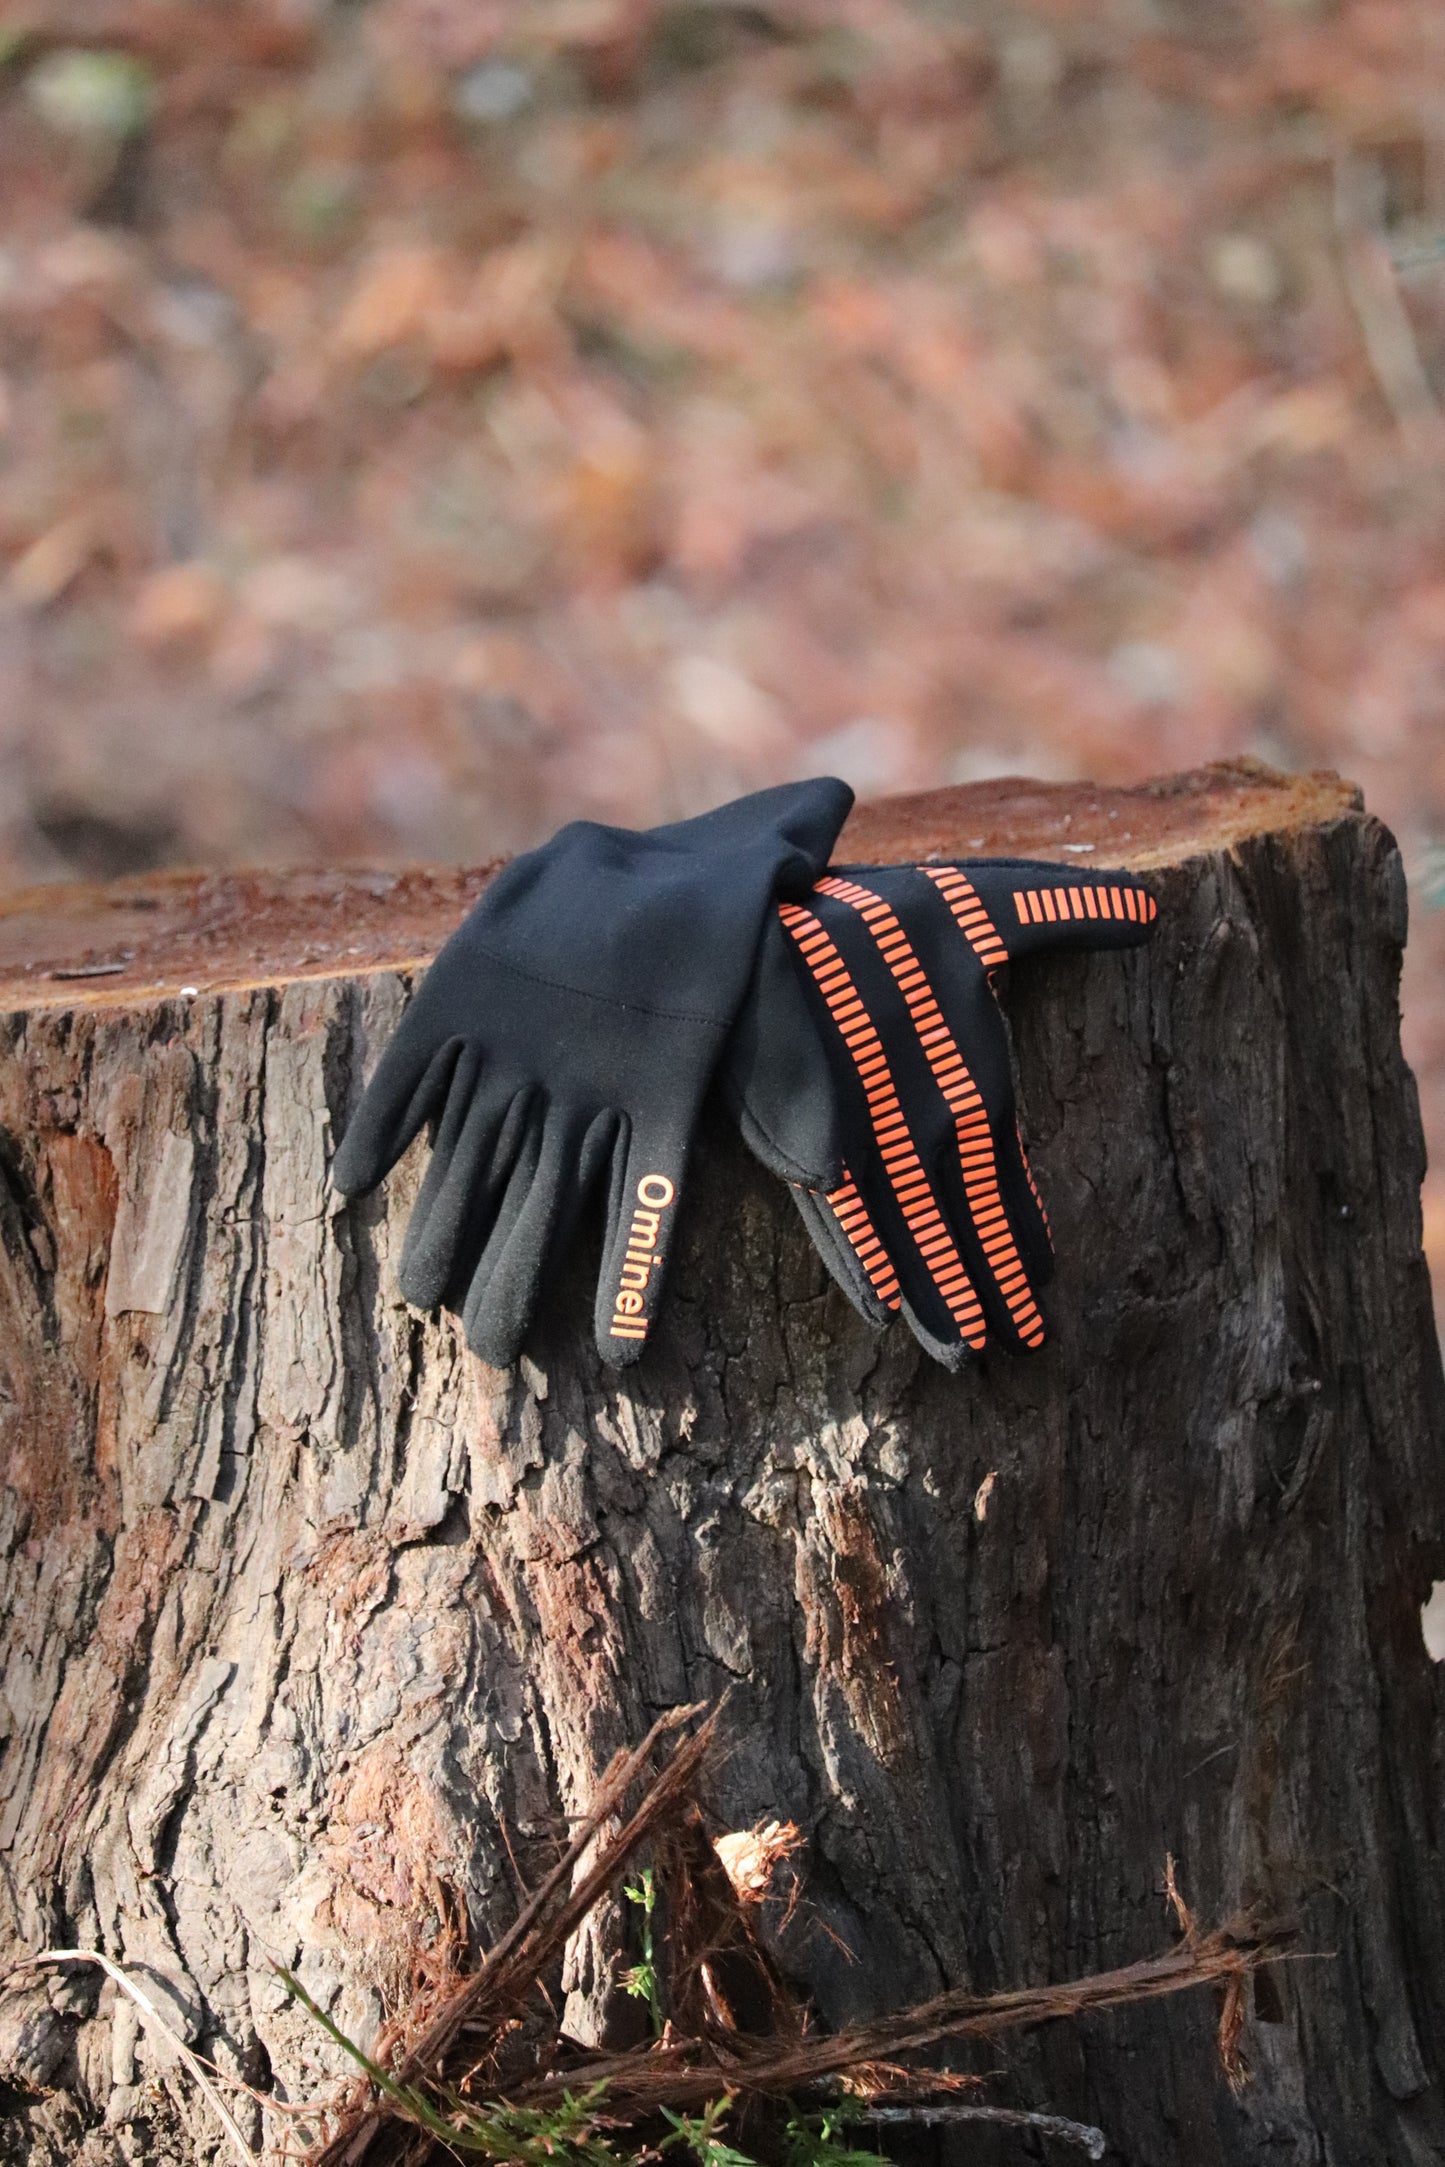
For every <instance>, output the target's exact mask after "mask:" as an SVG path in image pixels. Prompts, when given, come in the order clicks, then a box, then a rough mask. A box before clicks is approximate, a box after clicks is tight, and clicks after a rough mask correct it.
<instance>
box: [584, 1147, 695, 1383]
mask: <svg viewBox="0 0 1445 2167" xmlns="http://www.w3.org/2000/svg"><path fill="white" fill-rule="evenodd" d="M691 1126H692V1124H691V1122H688V1123H687V1124H686V1125H685V1126H683V1127H681V1128H674V1129H648V1130H642V1129H639V1128H635V1127H628V1128H625V1129H624V1130H623V1132H622V1134H621V1135H620V1136H619V1137H618V1140H617V1144H616V1147H615V1149H614V1151H613V1156H612V1188H611V1194H610V1196H609V1198H608V1203H607V1238H606V1242H605V1245H604V1248H603V1254H602V1270H601V1273H600V1275H599V1278H598V1281H597V1307H596V1312H595V1327H596V1333H597V1348H598V1352H599V1353H600V1354H601V1356H602V1359H603V1361H604V1362H608V1363H610V1364H611V1365H612V1367H613V1368H614V1369H625V1368H626V1367H627V1366H628V1365H629V1364H630V1363H632V1362H635V1361H636V1360H637V1359H638V1357H639V1355H640V1354H641V1353H642V1350H643V1347H644V1345H645V1343H646V1341H647V1337H648V1334H649V1332H650V1331H651V1329H652V1325H653V1322H654V1319H655V1318H656V1316H657V1311H658V1305H659V1303H660V1302H661V1299H662V1287H663V1281H664V1279H665V1278H666V1276H667V1258H668V1251H669V1249H670V1247H671V1243H672V1237H673V1233H674V1230H675V1227H676V1222H677V1207H678V1199H679V1198H680V1196H681V1194H682V1184H683V1176H684V1174H685V1172H686V1168H687V1148H688V1137H689V1134H690V1131H691Z"/></svg>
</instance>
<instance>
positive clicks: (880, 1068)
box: [778, 882, 987, 1349]
mask: <svg viewBox="0 0 1445 2167" xmlns="http://www.w3.org/2000/svg"><path fill="white" fill-rule="evenodd" d="M819 885H820V886H826V885H827V884H826V883H821V882H820V884H819ZM778 915H779V917H780V918H781V919H782V921H783V924H784V926H785V927H786V928H787V930H788V932H789V933H790V934H791V935H792V937H793V939H794V941H795V942H796V943H797V946H798V948H799V950H800V952H801V954H802V957H803V961H804V962H805V963H806V964H807V966H808V968H809V970H810V971H811V972H812V974H813V977H814V979H815V981H816V982H817V986H818V990H819V992H820V993H821V994H822V996H823V998H824V1000H825V1001H826V1002H827V1004H828V1010H829V1013H830V1014H831V1016H832V1018H833V1021H834V1023H835V1024H836V1025H837V1027H838V1033H839V1036H840V1037H841V1038H842V1041H843V1044H844V1045H845V1046H846V1047H847V1049H848V1052H849V1053H850V1054H851V1056H852V1059H853V1065H854V1067H855V1068H856V1069H857V1071H858V1077H859V1080H860V1082H861V1083H862V1085H863V1090H864V1093H865V1094H866V1096H867V1100H868V1110H869V1113H870V1114H871V1116H872V1120H873V1134H874V1136H875V1138H876V1139H877V1143H878V1151H879V1156H880V1157H881V1159H882V1161H883V1166H884V1169H885V1171H886V1173H887V1175H888V1179H889V1181H890V1182H891V1184H892V1187H893V1193H894V1195H895V1197H896V1198H897V1199H898V1207H899V1209H900V1211H901V1212H902V1213H903V1217H904V1220H905V1222H906V1224H907V1227H908V1231H909V1232H910V1234H912V1236H913V1239H914V1241H915V1243H916V1244H917V1247H918V1253H919V1255H920V1256H921V1257H922V1258H923V1260H924V1262H925V1264H926V1265H927V1266H928V1269H929V1271H930V1273H931V1274H932V1277H933V1282H934V1285H935V1286H936V1287H937V1289H938V1291H939V1293H940V1294H941V1295H942V1297H943V1300H944V1303H945V1304H946V1306H947V1309H948V1313H949V1315H950V1316H951V1317H952V1318H953V1321H954V1323H955V1324H956V1325H957V1326H958V1329H959V1332H960V1334H961V1335H962V1337H963V1339H964V1340H965V1342H966V1343H967V1344H968V1345H969V1346H970V1347H973V1348H975V1349H977V1348H981V1347H982V1346H983V1344H984V1341H985V1339H986V1337H987V1328H986V1326H985V1323H984V1315H983V1310H982V1307H981V1306H980V1303H979V1299H978V1296H977V1294H976V1293H975V1292H974V1288H973V1282H972V1280H971V1279H970V1278H969V1276H968V1273H967V1272H966V1271H965V1269H964V1266H963V1260H962V1259H961V1258H960V1256H959V1254H958V1250H957V1248H956V1247H955V1245H954V1241H953V1237H952V1235H951V1234H950V1233H949V1231H948V1227H947V1225H946V1223H945V1221H944V1218H943V1214H942V1213H941V1212H940V1210H939V1208H938V1202H937V1199H936V1198H935V1196H934V1194H933V1190H932V1188H931V1187H930V1185H929V1180H928V1176H927V1174H926V1173H925V1172H924V1170H923V1163H922V1161H921V1160H920V1158H919V1156H918V1152H917V1150H916V1148H915V1146H914V1142H913V1138H912V1136H911V1135H910V1134H909V1131H908V1124H907V1122H906V1121H905V1119H904V1117H903V1108H902V1106H901V1104H900V1103H899V1098H898V1092H897V1089H896V1087H895V1085H894V1082H893V1075H892V1071H891V1070H890V1069H889V1066H888V1058H887V1055H886V1054H885V1053H884V1051H883V1042H882V1040H881V1039H880V1038H879V1036H878V1032H877V1028H876V1026H875V1025H874V1022H873V1018H872V1017H871V1016H870V1015H869V1013H868V1011H867V1009H866V1008H865V1007H864V1005H863V1002H862V1000H861V999H860V997H859V994H858V989H857V987H856V986H855V985H854V983H853V980H852V978H851V976H850V975H849V972H848V966H847V964H846V963H845V962H844V961H843V958H842V957H841V956H840V955H839V953H838V951H837V949H836V948H835V947H834V945H833V942H832V940H831V939H830V937H829V935H828V933H827V931H826V929H825V928H824V926H823V925H822V924H821V923H820V922H819V920H818V919H817V918H815V917H814V915H813V913H812V912H811V911H810V910H805V909H804V907H803V906H802V904H800V903H780V904H779V905H778Z"/></svg>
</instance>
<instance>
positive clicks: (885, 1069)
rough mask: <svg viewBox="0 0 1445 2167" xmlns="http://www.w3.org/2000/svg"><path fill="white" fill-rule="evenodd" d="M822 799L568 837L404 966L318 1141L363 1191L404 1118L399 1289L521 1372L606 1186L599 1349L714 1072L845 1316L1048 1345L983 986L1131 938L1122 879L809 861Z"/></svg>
mask: <svg viewBox="0 0 1445 2167" xmlns="http://www.w3.org/2000/svg"><path fill="white" fill-rule="evenodd" d="M852 801H853V800H852V792H851V791H850V790H849V789H848V787H847V785H846V784H844V783H841V782H836V781H833V780H831V779H824V780H821V781H817V782H808V783H799V784H795V785H787V786H784V787H783V788H781V789H777V790H765V791H760V792H759V793H757V795H755V796H753V797H749V798H742V799H739V800H738V801H737V802H736V803H734V804H732V805H726V806H723V807H722V808H721V809H720V810H719V811H717V812H714V813H706V814H704V815H703V816H702V817H701V818H700V819H697V820H688V821H682V822H680V823H678V824H676V825H674V826H670V827H661V828H651V829H647V830H645V831H642V832H640V833H639V832H634V831H631V830H628V829H619V828H605V827H600V826H597V825H595V824H594V823H592V822H588V821H578V822H575V823H573V824H572V825H571V826H570V827H566V828H564V829H562V830H561V832H560V833H559V834H558V835H556V836H554V837H553V839H552V841H551V842H550V843H548V844H546V845H544V847H543V848H542V849H540V850H536V851H531V852H529V853H528V854H527V855H526V856H525V857H521V858H518V859H515V860H514V861H513V862H512V864H511V865H509V866H508V867H507V868H506V869H505V870H504V871H503V872H502V873H500V874H499V875H498V877H497V878H496V880H494V881H493V882H492V884H491V886H490V887H489V888H488V890H487V892H486V894H485V895H484V896H483V897H482V900H481V901H480V903H478V905H477V906H476V908H475V909H474V910H473V911H472V913H471V915H470V916H469V917H468V918H467V919H466V921H465V922H464V924H463V925H462V926H461V927H459V929H458V930H457V932H456V933H455V934H453V936H452V938H451V939H450V940H449V941H448V943H447V945H446V946H445V948H443V950H442V951H441V954H440V955H439V956H438V957H437V959H436V961H435V963H434V964H433V965H432V967H431V969H430V970H429V971H428V973H427V976H426V980H425V983H424V984H423V986H422V989H421V991H420V992H419V993H418V995H417V996H416V999H415V1000H414V1001H413V1003H412V1005H411V1007H410V1008H409V1009H408V1011H407V1013H406V1016H405V1017H404V1018H403V1020H402V1023H401V1025H400V1027H399V1028H398V1030H397V1032H396V1034H395V1036H394V1038H393V1039H392V1041H391V1043H390V1045H389V1046H388V1047H387V1049H386V1051H385V1053H384V1054H383V1056H382V1059H381V1062H380V1064H379V1065H378V1067H377V1070H376V1073H375V1075H374V1076H373V1078H372V1080H371V1083H370V1084H369V1085H368V1087H367V1090H366V1092H365V1094H364V1096H363V1098H362V1100H361V1103H360V1105H359V1107H358V1108H357V1110H356V1113H355V1116H354V1118H353V1119H352V1122H351V1124H350V1127H349V1128H348V1130H347V1132H346V1136H345V1139H344V1141H343V1143H342V1145H341V1148H340V1150H339V1151H338V1153H337V1156H336V1161H335V1166H334V1169H333V1176H334V1180H335V1183H336V1186H337V1187H338V1188H339V1189H340V1190H341V1191H342V1193H343V1194H345V1195H348V1196H354V1195H359V1194H361V1193H363V1192H364V1191H366V1190H368V1189H371V1188H374V1187H375V1186H376V1184H377V1183H378V1182H379V1181H380V1180H381V1179H382V1178H383V1177H384V1176H385V1174H386V1173H387V1172H388V1171H389V1170H390V1168H391V1167H392V1166H393V1165H394V1164H395V1163H396V1161H397V1159H398V1158H399V1157H400V1156H401V1154H402V1152H403V1151H404V1150H405V1149H406V1147H407V1145H408V1144H409V1143H410V1142H411V1141H412V1139H413V1137H415V1136H416V1134H417V1132H418V1131H419V1130H420V1129H421V1128H422V1126H423V1125H424V1124H425V1123H428V1122H431V1123H432V1124H433V1125H434V1128H433V1144H432V1155H431V1161H430V1164H429V1166H428V1168H427V1172H426V1175H425V1178H424V1180H423V1183H422V1188H421V1193H420V1195H419V1197H418V1199H417V1203H416V1206H415V1209H414V1210H413V1213H412V1217H411V1221H410V1223H409V1225H408V1228H407V1234H406V1240H405V1245H404V1248H403V1253H402V1264H401V1274H400V1279H401V1289H402V1292H403V1293H404V1294H405V1296H406V1297H407V1299H408V1300H409V1301H411V1302H414V1303H415V1304H417V1305H418V1306H419V1307H421V1308H431V1307H433V1306H435V1305H436V1304H438V1303H441V1304H444V1305H445V1306H446V1307H447V1308H449V1309H452V1310H454V1311H456V1312H457V1313H458V1314H459V1315H460V1316H461V1318H462V1320H463V1324H464V1327H465V1330H466V1335H467V1340H468V1342H469V1344H470V1345H471V1347H472V1348H473V1349H474V1350H475V1351H476V1352H477V1353H478V1354H480V1355H482V1356H483V1357H485V1359H486V1360H488V1361H490V1362H494V1363H497V1364H506V1363H509V1362H512V1361H515V1359H516V1357H517V1354H518V1352H519V1351H520V1348H521V1344H522V1340H523V1337H524V1335H525V1333H526V1330H527V1327H528V1325H529V1323H530V1321H531V1318H532V1315H533V1313H534V1311H535V1309H536V1306H537V1303H538V1300H539V1298H540V1295H541V1291H542V1289H543V1287H544V1285H545V1284H546V1283H547V1281H548V1279H549V1278H550V1277H552V1276H553V1275H554V1274H555V1272H556V1270H557V1267H558V1266H559V1265H560V1263H561V1259H562V1254H563V1251H564V1249H565V1248H566V1245H567V1243H568V1242H569V1240H570V1239H571V1236H572V1234H573V1231H574V1229H575V1227H576V1225H577V1221H578V1219H579V1217H580V1216H581V1213H582V1211H583V1209H584V1206H585V1205H586V1204H587V1202H588V1199H589V1197H590V1196H591V1195H592V1193H593V1192H594V1191H595V1190H596V1189H598V1188H599V1187H601V1186H603V1185H604V1184H605V1187H606V1192H607V1206H606V1211H607V1236H606V1244H605V1248H604V1252H603V1259H602V1271H601V1276H600V1279H599V1282H598V1291H597V1305H596V1332H597V1344H598V1347H599V1349H600V1350H601V1353H602V1355H603V1357H604V1359H606V1360H607V1361H609V1362H611V1363H613V1364H614V1365H617V1366H619V1367H620V1366H623V1365H625V1364H627V1363H629V1362H632V1361H635V1360H636V1359H637V1357H638V1355H639V1354H640V1353H641V1351H642V1349H643V1346H644V1345H645V1343H646V1340H647V1338H648V1335H649V1333H650V1331H651V1329H652V1326H653V1324H654V1321H655V1319H656V1316H657V1311H658V1304H659V1301H660V1298H661V1293H662V1285H663V1279H664V1276H665V1273H666V1267H667V1255H668V1249H669V1246H670V1243H671V1240H672V1236H673V1231H674V1228H675V1226H676V1222H677V1215H678V1207H679V1201H680V1197H681V1193H682V1188H683V1182H684V1177H685V1174H686V1169H687V1157H688V1149H689V1145H690V1143H691V1140H692V1135H693V1131H694V1128H695V1127H696V1124H697V1119H698V1115H699V1112H700V1110H701V1107H702V1102H703V1098H704V1096H705V1094H706V1092H707V1089H708V1086H709V1084H710V1083H711V1082H712V1081H713V1079H714V1077H715V1076H718V1075H720V1076H721V1081H722V1083H723V1086H724V1090H725V1092H726V1095H727V1098H728V1100H729V1102H730V1103H731V1105H732V1107H733V1109H734V1111H735V1113H736V1115H737V1118H738V1121H739V1125H740V1127H741V1130H742V1133H743V1135H744V1137H745V1138H746V1140H747V1142H748V1144H749V1145H750V1146H751V1148H752V1150H753V1151H754V1152H755V1153H756V1155H757V1156H758V1157H759V1158H760V1159H761V1160H762V1162H763V1164H764V1165H766V1166H767V1167H769V1168H770V1169H771V1170H772V1171H773V1172H774V1173H777V1174H779V1175H781V1176H782V1178H783V1179H784V1180H786V1181H787V1182H789V1183H790V1184H791V1186H792V1189H793V1194H794V1196H795V1198H796V1200H797V1203H798V1207H799V1209H800V1211H801V1212H802V1215H803V1218H804V1221H805V1223H806V1224H807V1227H808V1231H809V1233H810V1235H811V1236H812V1238H813V1241H814V1242H815V1244H816V1246H817V1248H818V1250H819V1253H820V1254H821V1256H822V1258H823V1260H824V1262H825V1263H826V1265H827V1266H828V1269H829V1270H830V1271H831V1272H832V1274H833V1276H834V1277H835V1279H836V1280H837V1281H838V1283H839V1285H840V1286H841V1287H842V1288H843V1291H844V1292H845V1293H846V1294H847V1295H848V1297H849V1299H850V1300H851V1301H852V1302H853V1305H854V1307H855V1308H856V1309H857V1310H858V1311H859V1313H860V1314H861V1315H863V1316H864V1317H866V1318H868V1319H869V1320H870V1321H872V1322H875V1323H881V1322H884V1321H886V1319H887V1318H888V1317H890V1316H891V1315H893V1314H895V1313H897V1312H899V1311H900V1310H901V1312H902V1313H903V1315H904V1316H905V1317H906V1318H907V1320H908V1323H909V1324H910V1326H911V1327H912V1329H913V1331H914V1333H915V1335H916V1336H917V1338H918V1339H919V1341H920V1342H921V1344H922V1345H923V1346H924V1347H926V1348H927V1350H928V1352H929V1353H930V1354H932V1355H934V1356H935V1357H936V1358H937V1359H938V1360H939V1361H941V1362H944V1363H946V1364H947V1365H948V1366H949V1367H950V1368H956V1367H957V1366H958V1365H959V1364H960V1363H961V1362H962V1361H963V1360H965V1359H966V1358H967V1356H968V1355H969V1353H970V1352H973V1351H976V1350H978V1349H979V1348H981V1347H982V1346H983V1345H984V1343H985V1340H986V1338H987V1337H989V1336H990V1335H991V1336H993V1337H995V1338H997V1339H998V1340H999V1341H1000V1342H1002V1343H1003V1344H1005V1345H1007V1346H1009V1347H1012V1348H1015V1349H1021V1348H1025V1347H1033V1346H1037V1345H1038V1344H1039V1343H1040V1341H1041V1340H1042V1339H1043V1337H1044V1324H1043V1319H1042V1317H1041V1315H1040V1312H1039V1306H1038V1299H1037V1290H1038V1288H1039V1287H1040V1286H1041V1285H1042V1284H1043V1282H1044V1280H1045V1279H1046V1277H1047V1276H1048V1272H1049V1269H1050V1266H1051V1261H1052V1247H1051V1244H1050V1240H1049V1232H1048V1222H1047V1220H1046V1218H1045V1216H1044V1211H1043V1206H1042V1204H1041V1203H1040V1201H1039V1198H1038V1193H1037V1191H1036V1189H1035V1187H1034V1184H1033V1180H1032V1177H1031V1175H1030V1173H1029V1169H1028V1164H1027V1161H1026V1159H1025V1157H1024V1151H1023V1145H1022V1141H1021V1139H1020V1136H1019V1130H1018V1123H1017V1119H1016V1116H1015V1113H1014V1093H1013V1079H1012V1075H1011V1073H1010V1066H1009V1052H1008V1038H1007V1032H1006V1029H1005V1026H1004V1022H1003V1017H1002V1015H1001V1013H1000V1011H999V1008H998V1005H997V1002H996V1000H995V998H994V990H993V983H994V974H995V973H996V972H997V971H998V970H999V969H1000V967H1001V966H1002V965H1003V964H1005V963H1006V962H1008V961H1010V960H1011V959H1013V958H1014V957H1017V956H1022V955H1025V954H1029V953H1031V952H1033V951H1035V950H1037V949H1040V948H1044V947H1054V946H1069V947H1122V946H1128V945H1132V944H1133V943H1135V942H1137V941H1139V940H1142V939H1144V938H1145V937H1146V936H1147V933H1148V930H1149V927H1150V925H1151V923H1152V921H1153V919H1154V917H1155V914H1156V913H1155V905H1154V902H1153V899H1152V897H1150V896H1149V894H1148V893H1147V891H1146V890H1145V889H1144V888H1143V887H1142V885H1141V884H1140V883H1139V882H1138V881H1137V880H1135V879H1134V878H1133V877H1132V876H1131V875H1129V874H1127V873H1107V874H1101V873H1098V872H1088V873H1084V872H1077V873H1076V872H1075V871H1074V869H1073V868H1071V867H1060V866H1057V865H1049V864H1036V863H1032V862H1030V861H1027V860H1021V859H993V860H986V861H979V862H976V863H973V862H970V863H959V864H952V865H934V864H928V865H920V866H873V867H855V868H847V869H843V870H841V871H835V872H833V873H832V874H827V873H825V868H826V866H827V863H828V856H829V852H830V851H831V849H832V846H833V843H834V841H835V840H836V838H837V835H838V832H839V830H840V828H841V827H842V824H843V821H844V820H845V818H846V817H847V814H848V811H849V809H850V807H851V805H852Z"/></svg>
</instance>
